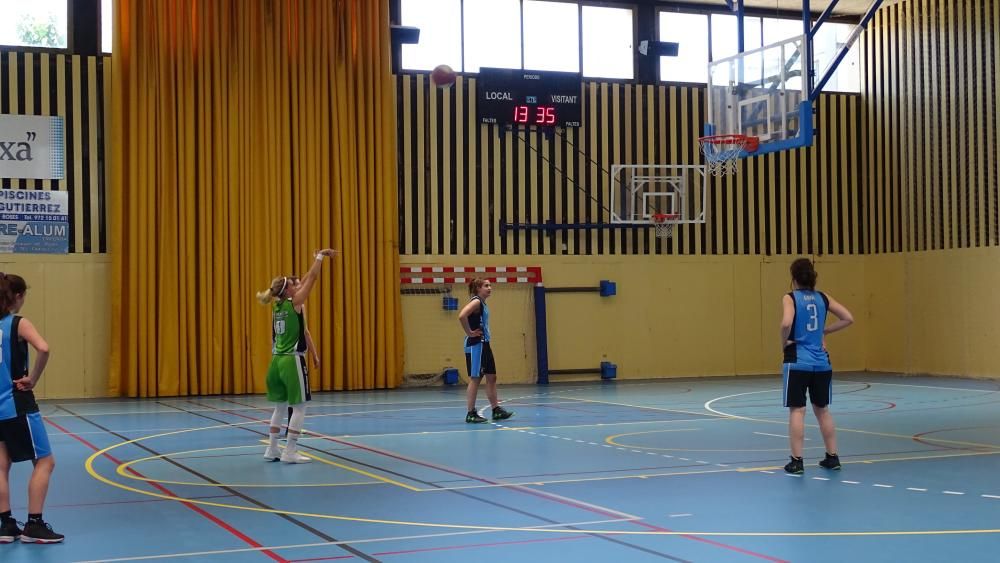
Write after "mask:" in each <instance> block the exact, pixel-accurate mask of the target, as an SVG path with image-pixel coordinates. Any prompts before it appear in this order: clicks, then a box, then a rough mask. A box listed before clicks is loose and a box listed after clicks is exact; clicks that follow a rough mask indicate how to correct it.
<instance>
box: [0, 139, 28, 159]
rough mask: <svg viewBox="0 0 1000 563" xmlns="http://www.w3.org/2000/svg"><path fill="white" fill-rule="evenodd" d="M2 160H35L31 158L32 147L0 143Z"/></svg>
mask: <svg viewBox="0 0 1000 563" xmlns="http://www.w3.org/2000/svg"><path fill="white" fill-rule="evenodd" d="M0 160H33V159H32V158H31V145H29V144H28V143H15V142H13V141H9V142H8V141H0Z"/></svg>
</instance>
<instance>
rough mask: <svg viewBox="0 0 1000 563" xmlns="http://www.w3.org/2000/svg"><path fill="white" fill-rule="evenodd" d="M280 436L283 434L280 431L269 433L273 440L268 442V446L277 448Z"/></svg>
mask: <svg viewBox="0 0 1000 563" xmlns="http://www.w3.org/2000/svg"><path fill="white" fill-rule="evenodd" d="M279 436H281V433H280V432H278V433H274V434H271V433H268V437H269V438H270V439H271V442H270V443H269V444H268V447H269V448H271V449H272V450H273V449H277V447H278V437H279Z"/></svg>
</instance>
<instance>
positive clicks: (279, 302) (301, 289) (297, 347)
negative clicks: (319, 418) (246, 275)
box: [257, 248, 337, 463]
mask: <svg viewBox="0 0 1000 563" xmlns="http://www.w3.org/2000/svg"><path fill="white" fill-rule="evenodd" d="M335 254H337V251H336V250H331V249H329V248H327V249H325V250H320V251H319V252H317V253H316V261H315V262H313V265H312V267H311V268H309V271H308V272H306V275H305V276H303V277H302V279H298V278H296V277H293V276H278V277H276V278H274V280H272V281H271V287H270V288H268V289H265V290H264V291H260V292H258V293H257V300H258V301H260V302H261V304H263V305H271V341H272V347H271V354H272V356H271V366H270V367H269V368H268V370H267V400H268V401H271V402H272V403H274V404H275V406H274V414H273V415H271V428H270V442H269V443H268V446H267V450H266V451H265V452H264V458H265V459H266V460H268V461H278V460H279V459H280V460H281V461H283V462H285V463H306V462H308V461H309V458H308V457H306V456H304V455H302V454H300V453H299V451H298V440H299V436H301V435H302V423H303V422H304V421H305V418H306V402H307V401H309V399H310V398H311V396H310V392H309V370H308V367H307V365H306V352H307V351H308V350H309V348H310V347H311V346H310V345H309V344H308V339H307V334H306V333H307V331H306V321H305V312H304V306H305V302H306V298H307V297H309V293H310V291H312V288H313V285H314V284H315V283H316V278H317V277H318V276H319V272H320V270H321V269H322V268H323V259H324V258H326V257H332V256H334V255H335ZM288 407H291V409H292V415H291V417H290V418H289V421H288V444H287V446H285V451H284V452H281V451H280V450H279V449H278V437H279V436H280V433H281V421H282V419H283V418H284V416H285V411H286V410H287V409H288Z"/></svg>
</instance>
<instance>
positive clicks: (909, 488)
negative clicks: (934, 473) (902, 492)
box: [906, 487, 927, 493]
mask: <svg viewBox="0 0 1000 563" xmlns="http://www.w3.org/2000/svg"><path fill="white" fill-rule="evenodd" d="M906 490H907V491H915V492H918V493H926V492H927V489H918V488H917V487H906Z"/></svg>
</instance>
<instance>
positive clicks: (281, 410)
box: [271, 405, 288, 428]
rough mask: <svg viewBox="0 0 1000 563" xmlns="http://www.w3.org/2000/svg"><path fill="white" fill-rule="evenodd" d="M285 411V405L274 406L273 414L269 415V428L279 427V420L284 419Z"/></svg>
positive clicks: (286, 409)
mask: <svg viewBox="0 0 1000 563" xmlns="http://www.w3.org/2000/svg"><path fill="white" fill-rule="evenodd" d="M286 412H288V406H287V405H278V406H276V407H274V414H272V415H271V428H281V421H282V420H284V419H285V413H286Z"/></svg>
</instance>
